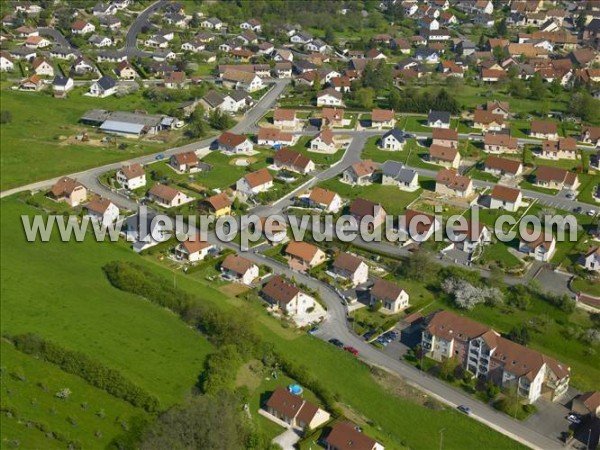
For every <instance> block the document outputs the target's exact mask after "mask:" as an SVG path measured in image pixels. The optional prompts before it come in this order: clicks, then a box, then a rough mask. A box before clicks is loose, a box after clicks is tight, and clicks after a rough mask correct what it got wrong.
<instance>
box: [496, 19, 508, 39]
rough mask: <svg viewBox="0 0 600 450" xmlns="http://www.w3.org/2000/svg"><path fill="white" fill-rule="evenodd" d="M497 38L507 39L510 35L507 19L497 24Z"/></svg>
mask: <svg viewBox="0 0 600 450" xmlns="http://www.w3.org/2000/svg"><path fill="white" fill-rule="evenodd" d="M495 27H496V36H499V37H505V36H506V34H507V33H508V27H507V26H506V18H504V19H502V20H501V21H500V22H498V23H496V25H495Z"/></svg>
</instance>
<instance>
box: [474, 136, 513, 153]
mask: <svg viewBox="0 0 600 450" xmlns="http://www.w3.org/2000/svg"><path fill="white" fill-rule="evenodd" d="M483 148H484V150H485V151H486V152H488V153H516V152H518V151H519V140H518V139H517V138H512V137H510V135H508V134H486V135H485V136H484V137H483Z"/></svg>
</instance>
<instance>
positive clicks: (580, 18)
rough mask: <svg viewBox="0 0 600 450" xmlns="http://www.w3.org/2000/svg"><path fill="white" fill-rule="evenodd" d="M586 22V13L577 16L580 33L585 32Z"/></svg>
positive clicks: (576, 24) (576, 22) (576, 23)
mask: <svg viewBox="0 0 600 450" xmlns="http://www.w3.org/2000/svg"><path fill="white" fill-rule="evenodd" d="M586 21H587V20H586V18H585V13H583V12H582V13H581V14H579V16H577V19H576V20H575V26H576V27H577V29H578V30H579V31H583V30H584V28H585V23H586Z"/></svg>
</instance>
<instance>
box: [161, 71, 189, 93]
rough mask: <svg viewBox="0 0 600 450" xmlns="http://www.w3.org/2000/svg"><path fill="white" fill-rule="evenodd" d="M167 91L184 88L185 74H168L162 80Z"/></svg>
mask: <svg viewBox="0 0 600 450" xmlns="http://www.w3.org/2000/svg"><path fill="white" fill-rule="evenodd" d="M163 85H164V86H165V87H166V88H167V89H181V88H183V87H184V86H185V72H178V71H176V72H169V73H167V74H166V75H165V77H164V79H163Z"/></svg>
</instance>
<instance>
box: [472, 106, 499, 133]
mask: <svg viewBox="0 0 600 450" xmlns="http://www.w3.org/2000/svg"><path fill="white" fill-rule="evenodd" d="M473 127H474V128H479V129H480V130H482V131H485V132H487V131H501V130H502V129H504V127H505V122H504V117H503V116H501V115H500V114H494V113H493V112H490V111H486V110H484V109H476V110H475V114H474V116H473Z"/></svg>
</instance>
